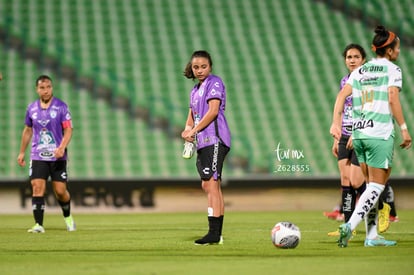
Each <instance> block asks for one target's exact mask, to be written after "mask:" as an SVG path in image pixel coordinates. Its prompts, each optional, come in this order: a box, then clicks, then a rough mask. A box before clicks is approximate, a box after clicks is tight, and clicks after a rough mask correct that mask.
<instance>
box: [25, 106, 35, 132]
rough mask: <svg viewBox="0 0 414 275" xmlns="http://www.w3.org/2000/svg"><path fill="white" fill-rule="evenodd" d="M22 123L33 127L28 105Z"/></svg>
mask: <svg viewBox="0 0 414 275" xmlns="http://www.w3.org/2000/svg"><path fill="white" fill-rule="evenodd" d="M24 124H25V125H26V126H28V127H33V121H32V118H31V116H30V105H28V106H27V109H26V115H25V119H24Z"/></svg>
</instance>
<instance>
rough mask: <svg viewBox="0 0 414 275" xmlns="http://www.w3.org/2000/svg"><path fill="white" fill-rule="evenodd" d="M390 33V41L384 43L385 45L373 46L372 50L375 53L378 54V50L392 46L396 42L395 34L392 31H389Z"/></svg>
mask: <svg viewBox="0 0 414 275" xmlns="http://www.w3.org/2000/svg"><path fill="white" fill-rule="evenodd" d="M388 33H389V36H388V39H387V41H385V42H384V44H382V45H381V46H375V45H374V44H372V45H371V49H372V50H373V51H374V52H376V51H377V49H381V48H384V47H386V46H388V45H389V44H391V43H392V42H393V41H394V39H395V36H396V35H395V33H393V32H392V31H388Z"/></svg>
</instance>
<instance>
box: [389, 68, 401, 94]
mask: <svg viewBox="0 0 414 275" xmlns="http://www.w3.org/2000/svg"><path fill="white" fill-rule="evenodd" d="M388 83H389V86H395V87H398V88H400V89H401V88H402V72H401V69H400V67H398V66H395V67H394V66H393V67H391V68H390V74H389V82H388Z"/></svg>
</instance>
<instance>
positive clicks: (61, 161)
mask: <svg viewBox="0 0 414 275" xmlns="http://www.w3.org/2000/svg"><path fill="white" fill-rule="evenodd" d="M36 91H37V94H38V96H39V99H38V100H36V101H34V102H32V103H30V104H29V105H28V107H27V110H26V118H25V126H24V129H23V133H22V138H21V145H20V152H19V155H18V157H17V162H18V164H19V165H20V166H25V165H26V161H25V152H26V148H27V146H28V145H29V142H30V141H31V140H32V146H31V152H30V167H29V171H30V172H29V176H30V183H31V185H32V209H33V217H34V220H35V225H34V226H33V227H32V228H30V229H29V230H28V232H30V233H44V232H45V229H44V227H43V217H44V210H45V198H44V195H45V192H46V183H47V180H48V178H49V176H50V177H51V180H52V186H53V191H54V193H55V196H56V198H57V201H58V203H59V205H60V207H61V208H62V211H63V217H64V221H65V223H66V228H67V230H68V231H74V230H75V229H76V226H75V222H74V220H73V218H72V215H71V214H70V194H69V192H68V190H67V188H66V184H67V179H68V178H67V176H68V175H67V168H66V160H67V146H68V145H69V142H70V140H71V138H72V118H71V114H70V111H69V108H68V106H67V105H66V103H64V102H63V101H61V100H60V99H58V98H56V97H54V96H53V85H52V79H51V78H50V77H49V76H47V75H41V76H39V77H38V78H37V79H36Z"/></svg>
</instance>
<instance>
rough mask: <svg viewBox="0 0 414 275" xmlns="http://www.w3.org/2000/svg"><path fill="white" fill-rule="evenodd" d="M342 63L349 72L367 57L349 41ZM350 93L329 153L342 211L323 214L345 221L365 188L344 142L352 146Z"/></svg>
mask: <svg viewBox="0 0 414 275" xmlns="http://www.w3.org/2000/svg"><path fill="white" fill-rule="evenodd" d="M342 55H343V57H344V60H345V65H346V67H347V68H348V71H349V74H350V73H351V72H352V71H353V70H355V69H356V68H358V67H359V66H361V65H362V64H363V63H364V62H365V59H366V52H365V50H364V48H363V47H361V46H360V45H358V44H349V45H347V46H346V47H345V49H344V51H343V54H342ZM349 74H347V75H346V76H344V77H343V78H342V80H341V82H340V89H342V88H343V86H344V85H345V83H346V81H347V80H348V78H349ZM351 134H352V96H348V97H347V98H346V99H345V104H344V110H343V113H342V133H341V138H340V139H339V140H335V141H334V143H333V145H332V153H333V155H334V156H335V157H337V159H338V168H339V173H340V177H341V189H342V199H341V210H342V211H334V212H333V213H325V215H326V216H327V217H328V218H335V219H337V220H339V217H338V215H340V216H342V214H341V213H340V212H342V213H343V216H344V219H345V222H347V221H348V220H349V218H350V217H351V215H352V211H353V210H354V207H355V200H356V192H355V190H358V193H360V194H361V193H362V192H363V191H364V190H365V183H364V175H363V174H362V171H361V169H360V167H359V163H358V160H357V158H356V155H355V152H354V150H352V149H348V148H347V145H352V139H351V138H350V137H351ZM328 235H329V236H339V231H334V232H329V233H328Z"/></svg>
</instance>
